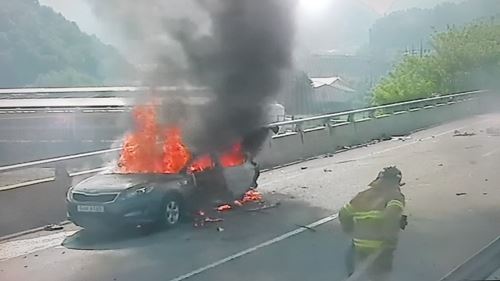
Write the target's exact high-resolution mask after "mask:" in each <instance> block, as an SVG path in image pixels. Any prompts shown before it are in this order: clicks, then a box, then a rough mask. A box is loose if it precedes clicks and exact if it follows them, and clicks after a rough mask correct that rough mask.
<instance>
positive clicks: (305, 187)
mask: <svg viewBox="0 0 500 281" xmlns="http://www.w3.org/2000/svg"><path fill="white" fill-rule="evenodd" d="M300 188H302V189H308V188H309V187H308V186H301V187H300Z"/></svg>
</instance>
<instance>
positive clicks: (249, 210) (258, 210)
mask: <svg viewBox="0 0 500 281" xmlns="http://www.w3.org/2000/svg"><path fill="white" fill-rule="evenodd" d="M280 205H281V202H276V203H274V204H263V205H262V206H260V207H258V208H252V209H245V212H260V211H264V210H268V209H272V208H276V207H278V206H280Z"/></svg>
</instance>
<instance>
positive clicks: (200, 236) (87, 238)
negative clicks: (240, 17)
mask: <svg viewBox="0 0 500 281" xmlns="http://www.w3.org/2000/svg"><path fill="white" fill-rule="evenodd" d="M489 127H499V128H500V115H499V114H496V115H493V114H492V115H484V116H479V117H474V118H469V119H466V120H461V121H457V122H453V123H449V124H445V125H442V126H438V127H435V128H432V129H429V130H425V131H421V132H418V133H416V134H414V135H412V136H411V138H410V139H405V141H402V140H394V141H388V142H383V143H379V144H375V145H371V146H369V147H365V148H360V149H355V150H351V151H347V152H344V153H340V154H336V155H335V156H334V157H329V158H321V159H317V160H312V161H308V162H304V163H299V164H295V165H291V166H288V167H284V168H281V169H277V170H273V171H271V172H267V173H264V174H263V175H262V177H261V179H260V189H261V191H263V192H264V193H265V196H266V198H267V200H269V201H273V202H274V201H280V202H282V204H281V206H280V207H278V208H275V209H271V210H268V211H265V212H258V213H248V212H243V211H233V212H230V213H227V214H224V215H223V217H224V218H225V221H224V222H222V223H220V224H219V225H218V226H220V227H222V228H223V229H224V231H222V232H218V231H217V230H216V225H211V226H209V227H207V228H203V229H195V228H193V227H191V226H190V225H188V224H186V225H183V226H182V227H180V228H178V229H174V230H171V231H164V232H156V233H152V234H149V235H141V234H140V233H135V234H133V235H130V234H129V235H126V234H123V233H122V234H120V235H115V236H112V237H105V236H100V237H96V236H92V235H89V234H87V233H85V232H84V231H79V230H78V229H77V228H74V227H72V226H68V227H66V229H65V230H64V231H62V232H55V233H54V232H39V233H35V234H30V235H26V236H22V237H18V238H16V239H15V240H11V241H4V242H2V243H1V244H0V280H2V281H3V280H6V281H11V280H12V281H14V280H51V281H57V280H64V281H66V280H74V281H80V280H81V281H92V280H96V281H105V280H110V281H111V280H119V281H122V280H123V281H125V280H134V281H135V280H167V281H168V280H176V281H180V280H231V279H235V280H342V279H344V278H345V271H344V255H345V250H346V247H347V245H348V244H349V239H348V237H346V236H345V235H344V234H342V231H341V230H340V227H339V224H338V221H337V220H336V219H334V218H335V216H332V217H328V216H330V215H334V214H335V213H336V212H337V210H338V209H339V208H340V207H341V206H342V205H343V204H344V203H345V202H346V201H348V200H349V199H350V198H351V197H352V196H354V195H355V194H356V193H357V192H359V191H361V190H363V189H365V188H366V184H367V183H369V182H370V181H371V180H372V179H373V178H374V177H375V175H376V174H377V172H378V171H379V170H380V169H381V168H382V167H384V166H388V165H393V164H396V165H398V167H399V168H400V169H402V171H403V173H404V181H405V182H406V185H405V187H404V190H403V191H404V193H405V194H406V198H407V213H408V215H409V223H410V224H409V226H408V228H407V230H406V231H404V232H402V233H401V237H400V244H399V247H398V249H397V251H396V255H395V267H394V270H393V274H392V279H393V280H405V281H406V280H438V279H439V278H440V277H442V276H444V275H445V274H446V273H447V272H448V271H450V270H451V269H453V268H454V267H455V266H456V265H457V264H460V263H462V262H463V261H464V260H465V259H467V258H468V257H469V256H471V255H473V254H474V253H475V252H477V251H478V250H479V249H480V248H482V247H483V246H484V245H486V244H488V243H489V242H490V241H492V240H493V239H495V238H496V237H497V236H498V235H499V234H500V212H499V211H500V205H499V204H498V202H499V200H500V189H499V188H498V183H500V173H498V172H497V170H498V169H497V165H498V163H500V146H499V145H500V137H495V136H490V135H488V134H487V133H486V129H487V128H489ZM457 129H458V130H461V131H468V132H475V133H476V135H475V136H470V137H454V136H453V132H454V131H455V130H457ZM457 194H458V195H457ZM460 194H461V195H460ZM2 216H4V214H3V213H2ZM325 217H327V219H325V220H323V221H319V222H318V220H321V219H322V218H325ZM313 222H318V223H317V224H313V225H310V226H313V227H315V228H314V231H313V230H308V229H304V228H301V227H299V226H298V225H308V224H311V223H313ZM75 231H76V232H75ZM63 241H64V242H63ZM61 242H63V245H62V246H60V244H61Z"/></svg>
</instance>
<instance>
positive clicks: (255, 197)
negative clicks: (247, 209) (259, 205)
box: [239, 189, 263, 204]
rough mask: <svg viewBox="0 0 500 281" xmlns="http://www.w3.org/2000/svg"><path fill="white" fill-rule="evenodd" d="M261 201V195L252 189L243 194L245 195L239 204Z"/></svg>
mask: <svg viewBox="0 0 500 281" xmlns="http://www.w3.org/2000/svg"><path fill="white" fill-rule="evenodd" d="M262 200H263V196H262V194H261V193H260V192H258V191H257V190H254V189H252V190H249V191H247V193H245V195H244V196H243V198H242V199H241V200H240V201H239V202H240V203H242V204H245V203H248V202H260V201H262Z"/></svg>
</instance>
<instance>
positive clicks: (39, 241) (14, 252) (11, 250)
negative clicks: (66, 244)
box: [0, 231, 76, 261]
mask: <svg viewBox="0 0 500 281" xmlns="http://www.w3.org/2000/svg"><path fill="white" fill-rule="evenodd" d="M74 233H76V231H64V232H58V233H54V234H51V235H46V236H40V237H36V238H31V239H23V240H13V241H8V242H5V243H3V244H2V251H0V261H4V260H8V259H12V258H16V257H20V256H23V255H28V254H32V253H35V252H38V251H41V250H45V249H49V248H52V247H56V246H58V245H61V243H62V242H63V241H64V239H66V237H68V236H70V235H73V234H74Z"/></svg>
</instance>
